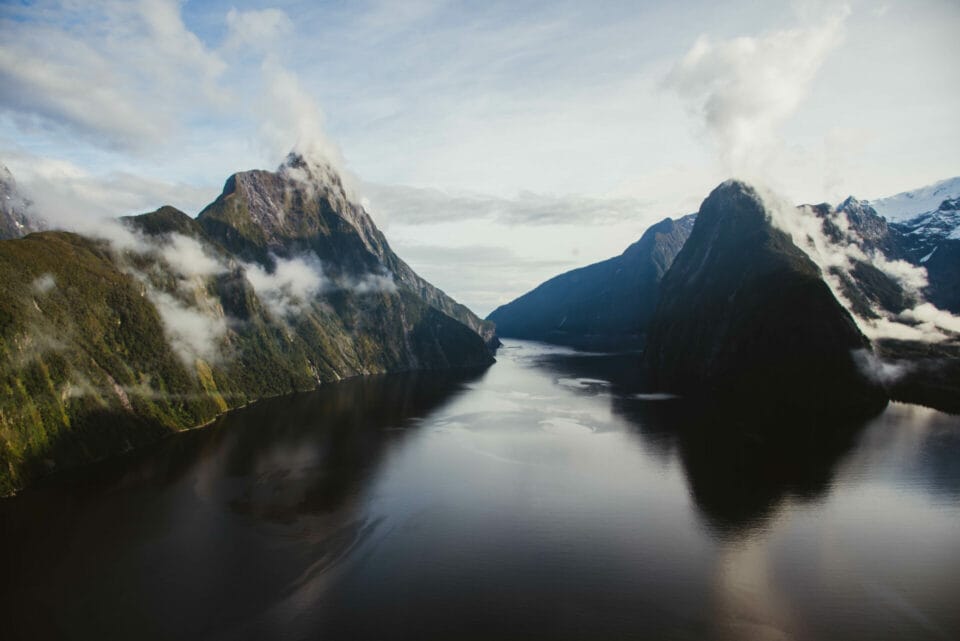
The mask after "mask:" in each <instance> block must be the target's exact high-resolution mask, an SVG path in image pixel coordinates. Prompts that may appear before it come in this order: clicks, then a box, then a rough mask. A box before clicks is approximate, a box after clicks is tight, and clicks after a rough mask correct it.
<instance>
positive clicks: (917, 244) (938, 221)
mask: <svg viewBox="0 0 960 641" xmlns="http://www.w3.org/2000/svg"><path fill="white" fill-rule="evenodd" d="M890 226H891V227H892V228H893V229H895V230H896V231H898V232H900V234H901V238H902V248H903V252H904V254H905V258H906V259H907V260H909V261H910V262H919V263H926V262H927V261H929V260H930V258H931V257H932V255H933V253H934V252H935V251H937V247H938V246H939V245H940V244H941V243H942V242H943V241H945V240H960V198H951V199H947V200H944V201H943V202H942V203H940V206H939V207H937V208H936V209H934V210H933V211H928V212H924V213H922V214H920V215H919V216H915V217H914V218H911V219H909V220H905V221H903V222H895V223H892V224H891V225H890Z"/></svg>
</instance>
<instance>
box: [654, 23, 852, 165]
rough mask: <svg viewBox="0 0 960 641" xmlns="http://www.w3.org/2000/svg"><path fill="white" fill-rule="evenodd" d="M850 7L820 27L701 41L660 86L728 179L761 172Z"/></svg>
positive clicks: (841, 29) (841, 28) (835, 42)
mask: <svg viewBox="0 0 960 641" xmlns="http://www.w3.org/2000/svg"><path fill="white" fill-rule="evenodd" d="M848 14H849V8H848V7H846V6H844V7H843V8H842V9H841V10H839V11H834V12H833V13H832V14H831V15H829V16H828V17H827V18H826V20H824V21H823V22H822V23H821V24H819V25H815V26H810V27H802V28H796V29H785V30H779V31H772V32H769V33H766V34H763V35H760V36H742V37H739V38H733V39H730V40H722V41H719V42H717V41H714V40H713V39H712V38H710V37H709V36H707V35H701V36H700V37H699V38H698V39H697V41H696V43H695V44H694V45H693V47H692V48H691V49H690V50H689V51H688V52H687V54H686V55H685V56H684V57H683V59H682V60H680V61H679V63H677V64H676V65H675V66H674V68H673V70H672V71H671V72H670V74H669V75H668V76H667V78H666V80H665V84H666V86H667V87H669V88H671V89H673V90H674V91H676V93H677V94H678V95H679V96H680V97H681V98H683V99H684V100H685V101H686V102H687V105H688V107H689V108H690V109H691V111H693V113H694V114H695V115H696V117H697V118H698V119H699V120H700V121H701V124H702V125H703V127H704V129H705V130H706V132H707V133H708V134H709V136H710V137H711V138H712V140H713V143H714V145H715V146H716V150H717V152H718V154H719V156H720V158H721V160H722V162H723V164H724V166H725V168H726V169H727V170H728V171H730V172H733V173H737V174H741V175H743V174H744V173H749V174H757V173H761V174H762V173H763V168H764V166H765V164H766V163H767V162H768V161H769V156H770V154H771V153H772V152H773V151H774V150H775V149H776V148H777V147H779V146H780V138H779V129H780V127H781V125H783V123H784V122H786V120H787V119H788V118H789V117H790V116H792V115H793V114H794V113H795V112H796V110H797V108H798V107H799V106H800V104H801V103H802V101H803V100H804V98H805V97H806V96H807V93H808V91H809V88H810V85H811V83H812V81H813V79H814V78H815V77H816V75H817V72H818V71H819V69H820V67H821V66H822V65H823V62H824V61H825V60H826V58H827V55H828V54H829V53H830V52H831V51H832V50H833V49H835V48H836V47H837V46H838V45H839V44H840V42H841V40H842V37H843V32H844V23H845V21H846V18H847V16H848Z"/></svg>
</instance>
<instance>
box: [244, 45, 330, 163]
mask: <svg viewBox="0 0 960 641" xmlns="http://www.w3.org/2000/svg"><path fill="white" fill-rule="evenodd" d="M260 75H261V81H262V83H263V91H262V93H261V95H260V98H259V100H258V102H257V105H256V114H257V117H258V118H259V121H260V125H259V129H258V137H259V141H260V144H261V145H262V146H263V148H264V151H265V152H266V154H267V155H268V157H269V158H270V159H272V160H273V161H275V162H279V161H280V160H281V159H282V158H284V157H285V156H286V155H287V153H289V152H290V150H291V145H292V146H293V150H294V151H295V152H297V153H299V154H300V155H302V156H304V157H305V158H308V159H311V160H313V161H316V162H326V163H330V164H332V165H333V166H334V167H336V168H337V169H339V170H341V171H342V170H343V167H344V165H345V163H344V161H343V156H342V154H341V152H340V148H339V147H337V146H336V145H335V144H334V143H333V142H332V141H331V140H330V139H329V138H328V137H327V134H326V132H325V129H324V124H323V122H324V117H323V111H322V110H321V109H320V105H319V103H317V101H316V99H314V97H313V96H311V95H310V93H309V92H308V91H307V90H306V89H304V87H303V84H302V83H301V81H300V78H299V76H298V75H297V74H295V73H294V72H292V71H290V70H289V69H287V68H286V67H284V66H283V65H282V64H280V62H279V61H278V60H277V59H276V58H275V57H274V56H267V57H266V58H264V60H263V63H262V64H261V67H260Z"/></svg>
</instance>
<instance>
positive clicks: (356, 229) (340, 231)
mask: <svg viewBox="0 0 960 641" xmlns="http://www.w3.org/2000/svg"><path fill="white" fill-rule="evenodd" d="M197 221H198V222H199V223H200V225H201V226H202V227H203V229H204V231H205V232H206V233H207V234H208V235H209V236H210V238H212V239H214V240H215V241H217V242H218V243H220V244H221V245H222V246H223V247H225V248H226V249H228V250H229V251H230V252H232V253H233V254H235V255H237V256H239V257H241V258H244V259H246V260H251V261H256V262H259V263H261V264H264V265H270V264H272V262H273V260H274V257H282V258H286V257H290V256H294V255H297V254H301V253H303V252H312V253H314V254H316V256H317V257H318V258H319V259H320V260H321V261H322V262H323V263H324V264H327V265H329V266H330V268H331V269H334V270H337V271H338V272H339V274H338V275H341V276H343V275H348V274H360V273H382V272H387V273H390V274H391V275H392V277H393V278H394V279H395V280H396V281H397V283H398V284H400V285H402V286H404V287H405V288H406V289H408V290H410V291H411V292H413V293H415V294H416V295H417V296H419V297H420V298H421V299H423V300H424V301H425V302H426V303H427V304H428V305H430V306H431V307H434V308H436V309H438V310H440V311H441V312H443V313H444V314H447V315H448V316H451V317H453V318H456V319H457V320H459V321H460V322H461V323H463V324H465V325H467V326H468V327H470V328H471V329H473V330H475V331H476V332H477V333H478V334H480V335H481V336H482V337H483V338H484V340H485V341H486V342H487V343H488V345H490V346H491V347H495V346H496V344H497V340H496V332H495V327H494V324H493V323H490V322H486V321H483V320H481V319H480V318H478V317H477V316H476V315H474V314H473V312H471V311H470V310H469V309H467V308H466V307H465V306H463V305H461V304H459V303H457V302H456V301H454V300H453V299H452V298H450V297H449V296H447V295H446V294H444V293H443V292H442V291H441V290H439V289H437V288H436V287H434V286H433V285H431V284H430V283H428V282H427V281H425V280H424V279H422V278H420V276H418V275H417V274H416V273H415V272H414V271H413V270H412V269H411V268H410V266H409V265H407V264H406V263H405V262H404V261H403V260H401V259H400V258H399V257H398V256H397V255H396V254H395V253H394V252H393V250H391V249H390V245H389V244H388V243H387V240H386V238H385V237H384V236H383V234H382V233H381V232H380V230H379V229H377V227H376V226H375V225H374V223H373V220H372V219H371V218H370V216H369V215H368V214H367V212H366V211H364V209H363V207H361V206H360V205H359V204H357V203H355V202H353V200H351V199H350V198H349V196H348V194H347V191H346V189H345V188H344V185H343V182H342V180H341V179H340V176H339V175H338V174H337V173H336V171H335V170H334V169H333V168H332V167H330V166H329V165H327V164H325V163H323V162H322V161H311V160H307V159H305V158H304V157H302V156H300V155H297V154H290V155H289V156H288V157H287V160H286V162H285V163H284V164H283V165H282V166H281V167H280V169H279V170H278V171H277V172H275V173H274V172H267V171H246V172H242V173H237V174H234V175H233V176H231V177H230V178H228V179H227V182H226V184H225V185H224V188H223V193H222V194H220V196H219V197H218V198H217V199H216V200H215V201H214V202H213V203H211V204H210V205H208V206H207V207H206V208H205V209H204V210H203V211H202V212H200V215H199V216H198V217H197Z"/></svg>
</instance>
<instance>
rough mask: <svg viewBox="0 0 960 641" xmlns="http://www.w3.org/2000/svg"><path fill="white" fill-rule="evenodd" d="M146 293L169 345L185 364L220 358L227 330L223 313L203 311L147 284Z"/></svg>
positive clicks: (213, 360)
mask: <svg viewBox="0 0 960 641" xmlns="http://www.w3.org/2000/svg"><path fill="white" fill-rule="evenodd" d="M146 292H147V296H148V298H149V299H150V302H152V303H153V305H154V307H156V309H157V312H158V313H159V314H160V318H161V320H162V321H163V327H164V330H165V331H166V334H167V338H168V339H169V341H170V346H171V347H172V348H173V349H174V351H175V352H176V353H177V355H178V356H179V357H180V358H181V359H182V360H183V362H184V363H186V364H187V365H189V366H193V365H194V363H195V361H196V359H203V360H205V361H208V362H215V361H217V360H219V358H220V356H221V352H220V347H221V343H222V341H223V338H224V336H226V333H227V321H226V318H225V317H224V316H223V315H219V316H213V315H211V314H209V313H205V312H204V311H203V310H200V309H198V308H196V307H193V306H190V305H187V304H186V303H184V302H183V301H181V300H179V299H177V298H176V297H174V296H173V295H172V294H170V293H168V292H165V291H162V290H160V289H157V288H155V287H152V286H149V285H148V286H147V289H146Z"/></svg>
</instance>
